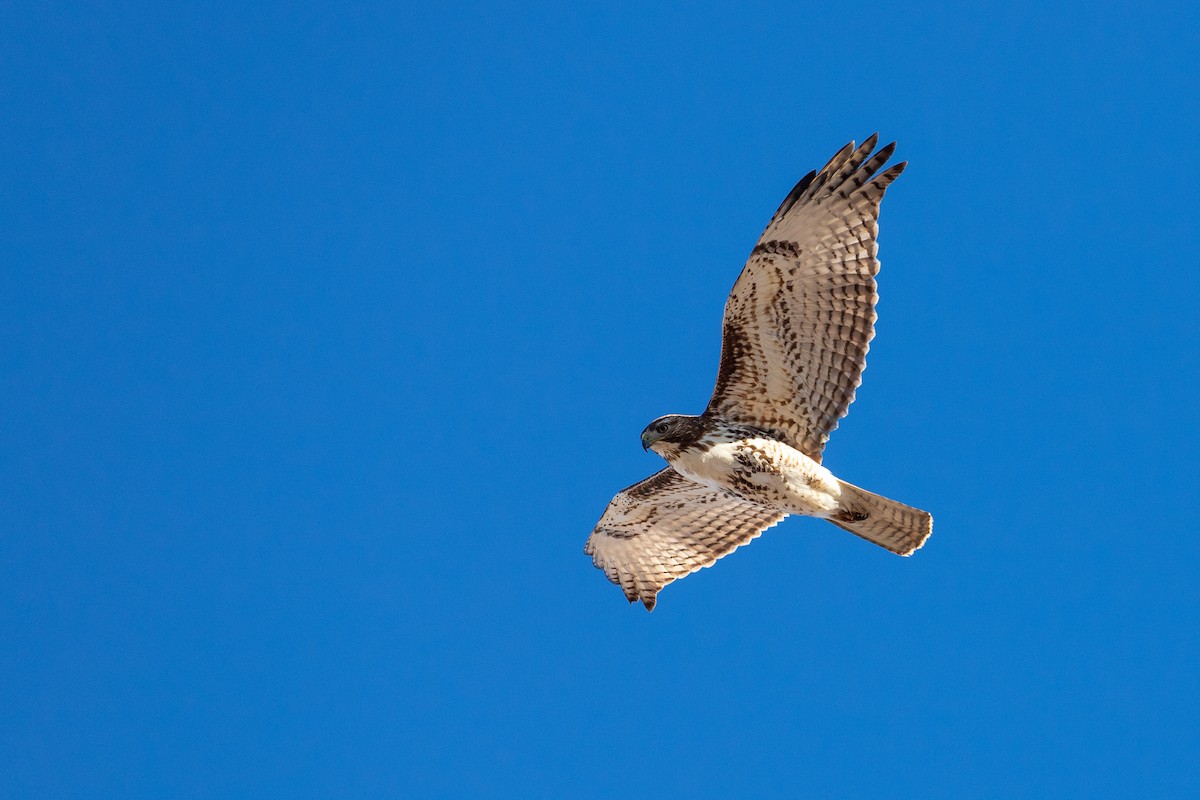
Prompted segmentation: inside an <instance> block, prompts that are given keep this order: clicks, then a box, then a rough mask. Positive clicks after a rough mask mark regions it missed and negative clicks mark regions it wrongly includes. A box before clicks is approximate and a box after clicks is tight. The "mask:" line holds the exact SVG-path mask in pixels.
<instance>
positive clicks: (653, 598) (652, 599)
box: [642, 594, 658, 611]
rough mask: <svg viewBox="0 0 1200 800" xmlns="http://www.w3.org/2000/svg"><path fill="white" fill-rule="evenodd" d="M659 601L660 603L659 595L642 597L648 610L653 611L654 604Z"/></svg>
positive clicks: (643, 603)
mask: <svg viewBox="0 0 1200 800" xmlns="http://www.w3.org/2000/svg"><path fill="white" fill-rule="evenodd" d="M657 603H658V596H657V595H653V594H651V595H645V596H643V597H642V605H644V606H645V607H646V610H647V611H653V610H654V606H655V605H657Z"/></svg>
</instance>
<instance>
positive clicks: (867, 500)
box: [584, 136, 933, 609]
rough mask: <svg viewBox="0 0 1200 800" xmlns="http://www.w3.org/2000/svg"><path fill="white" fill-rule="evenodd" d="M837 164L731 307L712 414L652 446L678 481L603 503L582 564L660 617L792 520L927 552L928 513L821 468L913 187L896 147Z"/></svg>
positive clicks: (656, 437) (806, 190)
mask: <svg viewBox="0 0 1200 800" xmlns="http://www.w3.org/2000/svg"><path fill="white" fill-rule="evenodd" d="M875 144H876V137H875V136H872V137H870V138H869V139H868V140H867V141H866V142H864V143H863V144H862V146H861V147H857V148H856V147H855V145H854V143H853V142H851V143H850V144H848V145H846V146H845V147H844V148H842V149H841V150H840V151H838V153H837V154H836V155H834V157H833V158H832V159H830V161H829V163H827V164H826V165H825V166H824V167H823V168H822V169H821V170H820V171H819V172H817V171H813V172H811V173H809V174H808V175H806V176H805V177H804V179H802V180H801V181H800V183H798V184H797V185H796V187H795V188H794V189H793V190H792V191H791V193H789V194H788V196H787V197H786V198H785V199H784V201H783V203H782V204H781V205H780V207H779V210H778V211H776V212H775V215H774V216H773V217H772V218H771V222H770V223H769V224H768V225H767V229H766V231H765V232H764V233H763V235H762V236H761V237H760V239H759V241H758V243H757V244H756V245H755V246H754V248H753V250H751V253H750V258H749V260H748V261H747V262H746V266H745V268H744V269H743V270H742V274H741V275H740V276H739V277H738V280H737V282H736V283H735V284H734V287H733V291H732V292H731V293H730V295H729V300H728V302H727V303H726V305H725V320H724V330H723V336H722V344H721V365H720V369H719V371H718V374H717V385H716V388H715V389H714V390H713V395H712V398H711V399H710V400H709V403H708V407H707V408H706V409H705V410H704V412H703V413H702V414H699V415H697V416H687V415H681V414H670V415H667V416H665V417H660V418H658V419H656V420H655V421H654V422H652V423H650V425H648V426H647V427H646V429H645V430H644V431H643V432H642V446H643V447H645V448H647V449H650V450H653V451H654V452H655V453H657V454H659V455H661V456H662V457H663V458H665V459H666V461H667V463H668V464H669V466H668V467H667V468H666V469H664V470H661V471H660V472H658V473H656V474H655V475H652V476H651V477H649V478H647V479H645V480H643V481H640V482H639V483H636V484H634V485H633V486H630V487H628V488H627V489H625V490H623V491H621V492H620V493H618V494H617V496H616V497H614V498H613V500H612V502H611V503H609V506H608V509H607V510H606V511H605V512H604V515H603V516H602V517H601V519H600V522H599V524H597V526H596V529H595V530H594V531H592V535H591V536H590V537H589V538H588V542H587V545H586V547H585V548H584V550H585V552H587V553H588V554H589V555H591V556H592V560H593V562H594V563H595V565H596V566H597V567H599V568H601V569H603V570H604V572H605V574H606V575H607V576H608V577H609V579H610V580H612V581H613V582H614V583H617V584H618V585H620V586H621V588H622V589H623V590H624V592H625V596H626V597H627V598H628V599H629V600H630V602H632V601H634V600H638V599H641V601H642V602H643V604H645V606H646V608H648V609H653V608H654V605H655V602H656V598H657V595H658V592H659V591H660V590H661V589H662V587H664V586H666V585H667V584H668V583H670V582H671V581H673V580H676V579H678V578H681V577H683V576H685V575H687V574H689V573H691V572H694V571H696V570H697V569H700V568H701V567H707V566H711V565H712V564H713V563H715V562H716V560H717V559H719V558H721V557H722V556H724V555H726V554H728V553H730V552H732V551H733V550H734V549H736V548H737V547H739V546H740V545H743V544H745V543H746V542H748V541H750V540H751V539H753V538H755V537H757V536H758V535H759V534H761V533H762V532H763V531H764V530H766V529H767V528H769V527H771V526H772V525H775V524H776V523H778V522H779V521H781V520H782V519H783V518H784V517H786V516H787V515H789V514H796V515H803V516H815V517H819V518H822V519H827V520H829V521H830V522H832V523H833V524H835V525H837V526H838V527H840V528H844V529H845V530H848V531H850V532H851V533H854V534H856V535H858V536H861V537H863V538H864V539H867V540H868V541H871V542H874V543H875V544H878V545H880V546H882V547H885V548H887V549H888V550H891V551H892V552H894V553H899V554H900V555H910V554H911V553H913V552H914V551H915V550H917V549H918V548H919V547H921V545H922V544H924V543H925V540H926V539H927V538H928V536H929V534H930V532H931V530H932V527H933V518H932V517H931V516H930V515H929V514H928V513H926V512H924V511H921V510H919V509H915V508H912V507H910V506H906V505H904V504H902V503H898V502H896V501H894V500H889V499H887V498H885V497H881V496H880V495H877V494H872V493H871V492H867V491H865V490H863V489H860V488H858V487H857V486H854V485H852V484H849V483H846V482H844V481H842V480H839V479H838V478H836V477H834V475H833V474H832V473H831V472H830V471H829V470H828V469H826V468H825V467H823V466H822V465H821V455H822V451H823V450H824V447H825V442H826V441H827V440H828V438H829V433H830V432H831V431H832V430H833V429H834V428H836V427H837V423H838V420H839V419H840V418H841V417H842V416H844V415H845V413H846V411H847V409H848V408H849V406H850V403H851V402H853V400H854V393H855V389H856V388H857V387H858V385H859V384H860V383H861V375H862V370H863V368H864V367H865V365H866V353H867V349H868V344H869V342H870V340H871V338H872V337H873V336H874V335H875V327H874V326H875V318H876V317H875V301H876V299H877V296H876V292H875V274H876V273H877V272H878V270H879V261H878V260H877V259H876V252H877V249H878V248H877V245H876V243H875V237H876V235H877V232H878V227H877V225H876V220H877V218H878V215H879V204H880V201H881V200H882V199H883V194H884V191H885V190H886V189H887V187H888V185H890V184H891V182H892V181H893V180H894V179H895V178H896V177H897V176H898V175H899V174H900V173H901V172H902V171H903V169H904V166H905V164H904V163H903V162H901V163H900V164H897V165H896V166H893V167H891V168H889V169H887V170H885V171H883V172H878V170H879V169H880V168H881V167H882V166H883V164H884V163H886V162H887V160H888V158H890V157H891V154H892V152H893V150H894V148H895V145H894V144H891V145H888V146H886V147H883V148H881V149H880V150H879V152H877V153H875V154H873V155H872V151H873V150H874V148H875Z"/></svg>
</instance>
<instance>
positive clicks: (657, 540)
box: [583, 467, 787, 611]
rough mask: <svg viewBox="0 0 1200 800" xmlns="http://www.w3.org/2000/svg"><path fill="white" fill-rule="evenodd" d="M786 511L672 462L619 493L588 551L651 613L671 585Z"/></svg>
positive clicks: (744, 539) (721, 554) (713, 561)
mask: <svg viewBox="0 0 1200 800" xmlns="http://www.w3.org/2000/svg"><path fill="white" fill-rule="evenodd" d="M786 516H787V514H785V513H784V512H782V511H776V510H775V509H772V508H767V507H765V506H760V505H757V504H756V503H750V502H747V501H745V500H742V499H741V498H738V497H734V496H733V495H731V494H728V493H727V492H723V491H720V490H719V489H712V488H709V487H707V486H703V485H701V484H699V483H696V482H694V481H691V480H688V479H687V478H685V477H683V476H682V475H680V474H679V473H678V472H676V471H675V470H673V469H671V468H670V467H668V468H667V469H664V470H662V471H661V472H658V473H656V474H654V475H651V476H650V477H649V478H646V479H645V480H644V481H642V482H640V483H635V484H634V485H633V486H630V487H629V488H628V489H624V490H622V491H621V492H619V493H618V494H617V496H616V497H614V498H613V499H612V502H611V503H609V504H608V508H607V509H606V510H605V511H604V515H603V516H602V517H600V522H599V523H597V524H596V529H595V530H594V531H592V535H591V536H589V537H588V540H587V544H586V545H585V546H584V548H583V552H585V553H587V554H588V555H589V556H591V557H592V563H593V564H595V565H596V566H597V567H599V568H600V569H602V570H604V574H605V575H607V576H608V579H609V580H610V581H612V582H613V583H615V584H617V585H618V586H620V587H621V589H622V590H624V592H625V598H626V599H627V600H629V602H631V603H632V602H634V601H635V600H638V599H641V601H642V603H643V604H644V605H645V606H646V608H647V610H650V611H653V610H654V603H655V598H656V597H657V595H658V592H659V591H660V590H661V589H662V588H663V587H664V586H666V585H667V584H668V583H670V582H671V581H673V580H676V579H677V578H682V577H684V576H685V575H690V574H691V573H693V572H695V571H696V570H698V569H700V568H701V567H708V566H712V564H713V563H715V562H716V560H717V559H718V558H720V557H721V556H724V555H727V554H729V553H731V552H733V551H734V550H735V549H737V548H738V547H739V546H741V545H743V544H745V543H746V542H748V541H750V540H751V539H754V538H755V537H757V536H758V535H759V534H760V533H762V532H763V531H765V530H766V529H767V528H769V527H771V526H772V525H774V524H775V523H777V522H779V521H780V520H782V519H783V518H784V517H786Z"/></svg>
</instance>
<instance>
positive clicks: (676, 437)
mask: <svg viewBox="0 0 1200 800" xmlns="http://www.w3.org/2000/svg"><path fill="white" fill-rule="evenodd" d="M704 428H705V426H704V423H703V421H702V419H701V418H700V417H689V416H686V415H684V414H667V415H666V416H665V417H659V418H658V419H656V420H654V422H651V423H650V424H649V425H647V426H646V428H645V430H643V431H642V449H643V450H653V451H654V452H656V453H658V454H659V455H660V456H662V457H663V458H667V459H670V458H671V457H672V456H675V455H677V454H678V453H679V451H680V450H681V449H682V448H684V447H688V446H689V445H692V444H695V443H696V442H697V441H699V439H700V437H701V436H703V435H704Z"/></svg>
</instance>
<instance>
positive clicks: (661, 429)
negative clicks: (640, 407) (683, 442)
mask: <svg viewBox="0 0 1200 800" xmlns="http://www.w3.org/2000/svg"><path fill="white" fill-rule="evenodd" d="M654 430H656V431H658V432H659V433H666V432H667V423H665V422H660V423H658V427H657V428H655V429H654Z"/></svg>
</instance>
